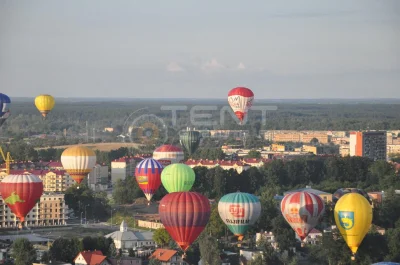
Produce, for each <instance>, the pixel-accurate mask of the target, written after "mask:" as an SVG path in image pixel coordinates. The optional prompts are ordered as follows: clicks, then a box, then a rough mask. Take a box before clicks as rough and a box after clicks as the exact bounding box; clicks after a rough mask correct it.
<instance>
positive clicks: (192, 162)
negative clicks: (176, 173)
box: [185, 159, 250, 174]
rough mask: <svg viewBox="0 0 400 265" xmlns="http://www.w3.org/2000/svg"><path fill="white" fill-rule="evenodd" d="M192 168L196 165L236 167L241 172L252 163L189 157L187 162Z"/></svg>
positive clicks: (223, 167) (226, 168) (224, 167)
mask: <svg viewBox="0 0 400 265" xmlns="http://www.w3.org/2000/svg"><path fill="white" fill-rule="evenodd" d="M185 164H186V165H188V166H189V167H191V168H194V167H206V168H214V167H221V168H222V169H224V170H230V169H235V170H236V171H237V172H238V173H239V174H240V173H242V172H243V171H245V170H248V169H249V168H250V165H248V164H246V163H244V162H243V161H235V160H229V161H228V160H208V159H206V160H193V159H189V160H187V161H186V162H185Z"/></svg>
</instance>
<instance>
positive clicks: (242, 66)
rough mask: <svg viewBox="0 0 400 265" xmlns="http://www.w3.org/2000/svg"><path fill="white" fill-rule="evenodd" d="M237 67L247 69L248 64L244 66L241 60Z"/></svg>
mask: <svg viewBox="0 0 400 265" xmlns="http://www.w3.org/2000/svg"><path fill="white" fill-rule="evenodd" d="M237 69H238V70H244V69H246V66H244V64H243V63H242V62H241V63H239V65H238V66H237Z"/></svg>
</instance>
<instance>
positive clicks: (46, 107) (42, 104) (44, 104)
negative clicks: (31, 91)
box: [35, 94, 55, 118]
mask: <svg viewBox="0 0 400 265" xmlns="http://www.w3.org/2000/svg"><path fill="white" fill-rule="evenodd" d="M54 105H55V100H54V98H53V97H52V96H50V95H47V94H42V95H39V96H37V97H36V98H35V106H36V108H37V109H38V110H39V111H40V113H41V114H42V116H43V117H44V118H46V116H47V114H48V113H49V112H50V111H51V110H52V109H53V108H54Z"/></svg>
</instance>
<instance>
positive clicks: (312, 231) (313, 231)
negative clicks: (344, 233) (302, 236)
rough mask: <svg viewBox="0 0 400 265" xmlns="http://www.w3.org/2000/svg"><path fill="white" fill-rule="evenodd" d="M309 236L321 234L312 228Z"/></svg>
mask: <svg viewBox="0 0 400 265" xmlns="http://www.w3.org/2000/svg"><path fill="white" fill-rule="evenodd" d="M309 234H322V233H321V231H319V230H318V229H315V228H313V229H311V231H310V233H309Z"/></svg>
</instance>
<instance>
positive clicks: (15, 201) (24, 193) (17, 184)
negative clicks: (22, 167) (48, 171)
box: [0, 174, 43, 222]
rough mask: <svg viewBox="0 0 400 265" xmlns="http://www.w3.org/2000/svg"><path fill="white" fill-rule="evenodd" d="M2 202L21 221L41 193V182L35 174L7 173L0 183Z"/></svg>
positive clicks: (37, 200)
mask: <svg viewBox="0 0 400 265" xmlns="http://www.w3.org/2000/svg"><path fill="white" fill-rule="evenodd" d="M0 193H1V196H2V197H3V200H4V202H5V203H6V204H7V206H8V207H9V208H10V209H11V211H12V212H13V213H14V214H15V215H16V216H17V217H18V218H19V220H20V221H21V222H23V221H24V220H25V216H26V215H27V214H28V213H29V212H30V211H31V210H32V208H33V207H34V206H35V204H36V203H37V202H39V201H40V197H41V196H42V194H43V182H42V181H41V180H40V179H39V178H38V177H37V176H35V175H32V174H23V175H8V176H7V177H5V178H4V179H3V181H2V182H1V183H0Z"/></svg>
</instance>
